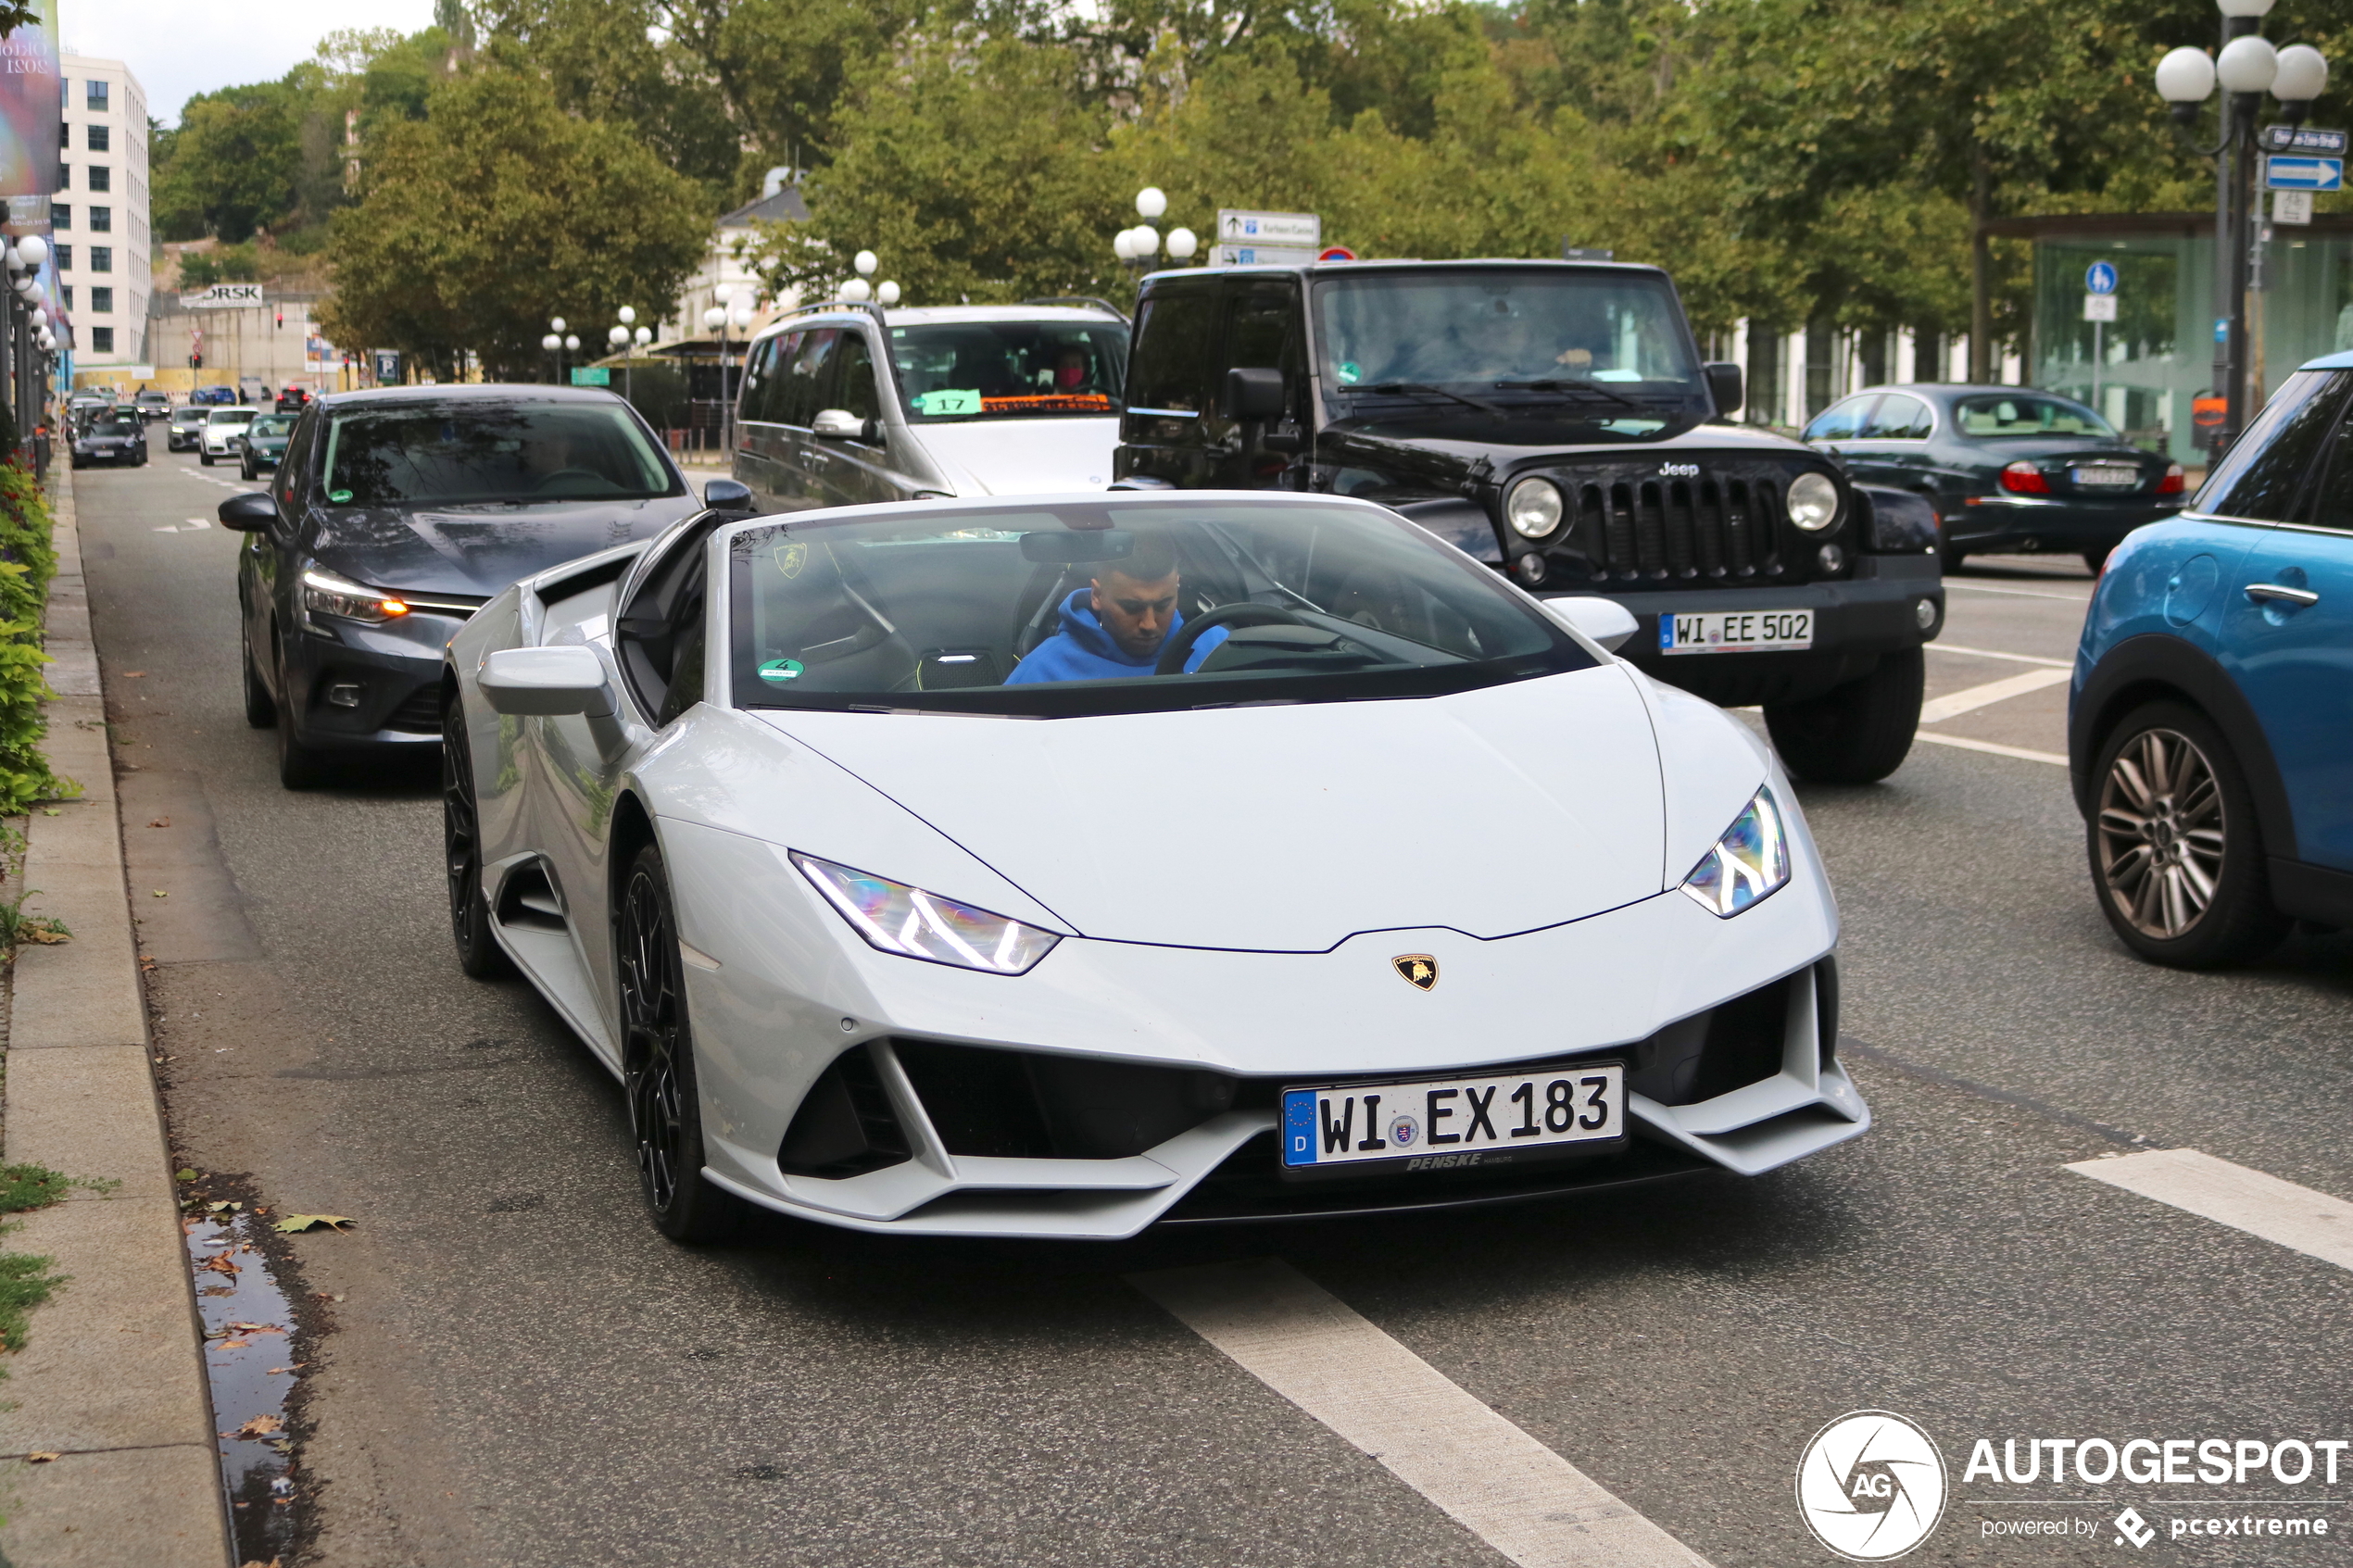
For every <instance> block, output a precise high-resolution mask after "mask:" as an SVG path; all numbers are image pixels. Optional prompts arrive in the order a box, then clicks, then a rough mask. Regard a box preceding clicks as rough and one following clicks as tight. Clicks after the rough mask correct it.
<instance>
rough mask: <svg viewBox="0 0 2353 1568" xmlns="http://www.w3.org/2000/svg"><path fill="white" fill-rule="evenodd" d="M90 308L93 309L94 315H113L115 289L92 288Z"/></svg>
mask: <svg viewBox="0 0 2353 1568" xmlns="http://www.w3.org/2000/svg"><path fill="white" fill-rule="evenodd" d="M90 309H91V312H92V314H94V315H98V316H111V315H113V314H114V290H112V289H95V288H94V289H92V290H91V291H90Z"/></svg>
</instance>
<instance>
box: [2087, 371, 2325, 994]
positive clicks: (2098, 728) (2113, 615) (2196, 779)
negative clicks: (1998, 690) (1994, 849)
mask: <svg viewBox="0 0 2353 1568" xmlns="http://www.w3.org/2000/svg"><path fill="white" fill-rule="evenodd" d="M2068 759H2069V762H2070V768H2071V769H2072V771H2073V777H2074V785H2075V800H2076V805H2077V806H2078V808H2079V809H2081V810H2082V813H2083V821H2084V831H2085V835H2086V847H2087V851H2088V854H2089V858H2090V860H2091V872H2092V885H2093V891H2094V896H2095V897H2097V898H2098V899H2099V903H2100V910H2101V912H2102V913H2103V914H2105V915H2106V916H2107V917H2108V924H2109V925H2110V926H2112V927H2113V928H2114V929H2115V931H2116V934H2117V935H2118V937H2120V939H2121V940H2122V941H2123V943H2124V945H2125V946H2126V947H2130V948H2132V949H2133V951H2134V952H2136V953H2138V954H2140V955H2141V956H2142V957H2144V958H2146V959H2150V960H2154V961H2156V962H2158V963H2166V964H2175V965H2180V966H2183V967H2188V968H2205V967H2209V966H2213V965H2219V964H2226V963H2232V962H2238V961H2244V960H2249V959H2254V958H2258V957H2260V956H2261V955H2262V954H2263V953H2264V952H2266V951H2267V950H2269V949H2270V948H2271V947H2272V946H2274V945H2275V944H2276V943H2277V942H2278V941H2279V940H2280V938H2281V937H2282V936H2284V935H2286V933H2287V931H2288V929H2289V926H2290V924H2291V922H2296V921H2304V922H2310V923H2312V924H2314V925H2319V926H2325V927H2333V928H2344V927H2348V926H2353V785H2349V784H2348V781H2353V354H2337V355H2332V356H2329V357H2327V358H2321V359H2315V360H2313V361H2311V362H2310V363H2309V364H2307V365H2305V366H2304V367H2303V368H2302V369H2301V370H2297V371H2296V374H2294V375H2293V376H2290V377H2289V378H2288V379H2287V381H2286V382H2285V383H2283V384H2282V385H2281V387H2280V389H2279V390H2278V391H2277V392H2275V393H2273V394H2272V395H2271V401H2270V402H2269V403H2268V404H2266V405H2265V407H2264V408H2263V411H2262V413H2261V414H2260V415H2259V416H2258V417H2257V418H2256V420H2255V422H2254V423H2253V424H2252V425H2250V426H2249V427H2248V428H2247V431H2246V434H2245V435H2243V436H2241V437H2240V438H2239V440H2238V443H2237V444H2236V445H2233V447H2232V448H2231V449H2230V451H2229V452H2228V453H2227V454H2226V455H2225V456H2224V457H2223V458H2221V461H2220V462H2218V463H2217V464H2216V465H2215V468H2214V471H2213V472H2212V474H2210V475H2209V476H2208V479H2207V481H2206V483H2205V484H2204V485H2203V486H2201V487H2200V488H2199V490H2198V493H2197V495H2196V499H2195V500H2193V501H2192V502H2191V503H2190V504H2189V506H2188V508H2186V509H2185V510H2183V512H2182V513H2181V514H2180V515H2179V516H2178V517H2174V518H2170V519H2168V520H2166V521H2162V522H2158V523H2155V524H2152V525H2150V526H2148V527H2145V528H2143V529H2141V530H2139V531H2138V532H2136V533H2133V535H2132V536H2131V537H2130V538H2128V539H2126V540H2125V541H2124V542H2123V544H2122V545H2120V546H2119V547H2118V548H2117V549H2116V551H2115V552H2114V553H2113V554H2112V555H2110V556H2109V557H2108V567H2107V571H2105V572H2103V573H2102V574H2101V577H2100V582H2099V586H2098V587H2097V588H2096V589H2095V590H2094V592H2093V596H2092V603H2091V607H2090V610H2089V613H2088V614H2087V615H2086V617H2085V619H2084V622H2083V636H2082V644H2081V645H2080V646H2079V647H2078V649H2077V652H2076V656H2075V682H2074V687H2073V691H2072V694H2071V696H2070V703H2069V709H2068Z"/></svg>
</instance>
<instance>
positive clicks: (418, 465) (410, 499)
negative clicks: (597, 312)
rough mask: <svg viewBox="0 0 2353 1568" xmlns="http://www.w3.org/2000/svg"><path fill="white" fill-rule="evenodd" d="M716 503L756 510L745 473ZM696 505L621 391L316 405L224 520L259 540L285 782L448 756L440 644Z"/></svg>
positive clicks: (253, 548) (259, 650) (381, 398)
mask: <svg viewBox="0 0 2353 1568" xmlns="http://www.w3.org/2000/svg"><path fill="white" fill-rule="evenodd" d="M271 417H274V416H271ZM709 493H710V497H711V502H712V504H713V505H717V506H728V507H734V508H737V509H742V502H743V499H744V493H743V487H742V486H741V485H739V484H736V483H735V482H734V481H733V480H724V479H722V480H713V481H712V482H711V486H710V492H709ZM702 509H703V502H701V501H698V500H697V499H696V498H695V496H694V495H693V494H692V493H691V492H690V491H689V490H688V489H687V487H686V477H685V476H684V475H683V474H681V473H680V472H679V471H678V469H677V466H676V465H675V464H674V463H673V462H672V461H671V459H670V455H669V454H668V453H667V452H666V451H664V450H663V449H662V445H661V441H660V440H659V439H657V438H656V436H655V435H654V433H653V432H652V431H651V430H649V429H648V427H647V426H646V423H645V421H644V420H641V419H639V418H638V417H637V414H636V412H635V410H634V409H632V408H630V407H629V406H628V405H627V404H625V403H623V401H622V400H621V399H620V398H618V397H616V396H614V395H611V394H610V393H609V392H604V391H601V390H598V389H592V388H579V389H573V388H558V387H547V386H500V385H496V384H491V385H473V386H439V387H434V386H419V387H384V388H379V389H375V390H371V391H366V392H349V393H339V394H334V395H329V396H323V397H320V398H318V399H316V400H314V401H313V402H312V403H311V405H310V407H309V408H306V409H305V410H303V412H302V414H301V415H300V416H299V417H298V418H297V419H296V421H295V424H294V429H293V431H292V433H290V434H289V436H288V437H287V444H286V448H285V455H284V456H283V458H281V459H280V463H279V468H278V471H277V473H276V475H275V476H274V477H273V478H272V480H271V485H270V488H269V489H268V490H267V491H264V492H261V493H259V494H255V493H252V492H246V493H244V494H241V495H233V496H232V497H230V498H229V499H228V500H227V501H225V502H223V503H222V504H221V506H220V521H222V523H224V524H226V525H227V526H228V527H230V528H233V529H237V530H239V531H241V532H243V533H245V535H246V541H245V549H244V550H243V551H242V552H241V553H240V555H239V559H238V566H237V604H238V608H239V610H240V611H241V612H242V618H243V622H244V633H243V639H242V640H243V644H244V659H245V719H246V721H247V722H249V723H251V724H253V725H254V726H255V727H256V728H262V729H266V728H270V727H271V726H275V727H276V730H277V738H278V777H279V780H280V782H281V783H283V784H284V785H285V786H286V787H287V788H289V789H299V788H303V787H306V786H307V785H309V784H316V783H319V782H321V780H322V779H323V777H324V776H325V773H326V771H327V770H328V768H329V766H330V765H331V763H332V761H333V759H334V757H336V756H338V755H346V756H360V755H365V754H367V753H369V752H371V751H372V752H377V753H382V752H383V751H384V750H385V749H387V748H394V747H400V746H421V745H422V746H434V745H438V744H439V743H440V740H441V702H442V688H441V651H442V647H443V646H444V645H445V644H447V642H448V641H449V638H450V635H451V634H452V633H455V632H456V631H457V630H458V628H459V626H461V625H463V624H464V623H465V621H466V618H467V617H469V616H471V615H472V614H473V612H474V611H475V609H476V608H479V607H480V606H481V605H482V604H483V603H484V601H485V600H487V599H489V598H490V597H491V596H493V595H495V594H497V593H498V592H499V591H500V590H501V589H503V588H505V587H506V586H507V585H508V584H509V583H512V582H514V581H515V580H516V579H517V578H519V577H524V576H528V575H530V574H531V573H533V572H537V571H546V570H547V569H548V568H550V567H554V566H558V565H560V564H562V563H563V562H565V561H568V560H571V559H573V558H575V557H579V556H584V555H587V554H590V553H591V552H594V551H598V550H602V549H607V548H610V547H611V546H616V545H622V544H626V543H628V542H630V541H632V540H641V539H649V538H651V537H652V536H653V535H655V534H656V533H660V532H661V530H662V529H664V528H666V527H668V526H669V525H670V524H671V523H673V522H674V521H677V520H678V519H680V518H682V517H686V516H688V515H691V514H693V513H696V512H698V511H701V510H702ZM428 513H429V514H430V522H429V523H422V524H421V522H420V521H419V519H420V515H421V514H428Z"/></svg>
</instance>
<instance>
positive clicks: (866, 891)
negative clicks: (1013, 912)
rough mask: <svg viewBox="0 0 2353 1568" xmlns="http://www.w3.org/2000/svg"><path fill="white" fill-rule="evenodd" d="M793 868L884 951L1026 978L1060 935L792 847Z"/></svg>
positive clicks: (909, 957)
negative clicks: (1022, 975)
mask: <svg viewBox="0 0 2353 1568" xmlns="http://www.w3.org/2000/svg"><path fill="white" fill-rule="evenodd" d="M789 853H790V854H791V856H792V863H793V864H794V865H796V866H799V868H800V874H801V875H803V876H805V877H807V878H808V879H809V880H810V882H811V883H812V884H813V885H814V886H815V887H816V889H817V891H818V892H820V893H822V894H824V897H825V902H827V903H828V904H831V905H832V906H833V907H834V908H835V909H838V910H840V911H841V918H842V919H844V920H846V921H848V922H849V923H850V925H851V927H852V928H854V929H855V930H856V931H857V933H858V935H861V936H862V937H864V938H865V939H866V940H867V942H868V943H869V944H871V945H872V946H874V947H879V948H881V949H882V950H883V951H884V952H886V953H897V954H898V955H899V956H900V957H901V958H907V959H922V960H925V962H927V963H944V964H953V965H955V966H956V967H957V968H959V969H977V970H981V971H983V972H987V973H989V974H1026V973H1027V972H1029V971H1030V970H1032V969H1034V968H1036V967H1037V964H1038V960H1040V959H1042V958H1044V957H1045V956H1046V955H1047V954H1048V953H1050V952H1051V951H1053V947H1054V944H1055V943H1057V942H1059V941H1061V940H1062V938H1061V937H1060V936H1057V935H1054V934H1053V933H1052V932H1051V931H1040V930H1038V928H1037V927H1036V926H1034V925H1024V924H1023V923H1022V922H1019V921H1017V920H1009V919H1007V918H1006V917H1005V916H1003V915H992V914H990V913H989V912H988V910H987V909H974V908H973V907H972V906H971V905H969V904H959V903H955V902H953V901H952V900H950V899H947V898H942V897H939V896H938V895H937V894H936V893H926V892H925V891H924V890H923V889H922V888H920V887H910V886H908V885H907V884H905V883H903V882H892V881H890V880H889V879H888V878H887V877H879V876H875V875H874V874H872V873H871V872H857V871H851V870H850V869H849V867H848V866H837V865H835V864H834V863H833V862H832V861H831V860H821V859H817V857H816V856H814V855H804V854H802V853H801V852H800V851H799V850H798V849H795V850H792V851H790V852H789Z"/></svg>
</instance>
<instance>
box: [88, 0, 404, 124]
mask: <svg viewBox="0 0 2353 1568" xmlns="http://www.w3.org/2000/svg"><path fill="white" fill-rule="evenodd" d="M57 12H58V21H59V27H58V31H59V32H60V34H61V35H62V42H63V43H64V44H65V47H66V49H67V50H68V52H69V53H71V54H76V55H96V56H101V57H103V58H107V59H116V60H122V61H124V62H126V63H128V64H129V65H130V67H131V74H132V75H133V76H135V77H137V78H138V79H139V85H140V86H141V87H142V88H144V89H145V91H146V94H147V112H148V113H149V114H151V115H153V116H155V117H156V119H159V120H161V121H163V122H164V123H165V124H166V125H172V124H176V123H178V121H179V119H180V106H181V105H182V104H184V103H186V102H187V101H188V98H189V97H190V95H191V94H196V93H209V92H211V91H212V90H213V89H215V88H218V87H228V86H232V85H234V84H236V83H239V82H270V81H273V80H275V79H276V78H278V77H281V76H283V75H285V73H286V71H287V70H288V69H290V68H292V67H293V66H294V65H295V64H296V62H297V61H301V60H306V59H308V58H309V57H310V52H311V51H312V50H313V49H314V48H316V47H317V46H318V43H319V40H320V39H321V38H322V37H324V36H325V35H326V34H328V33H330V32H333V31H335V30H336V29H337V28H345V27H396V28H398V29H399V30H400V31H403V32H415V31H418V30H419V29H421V28H424V27H428V26H430V25H431V24H432V22H433V0H235V3H234V4H222V3H220V0H207V3H198V0H59V3H58V6H57Z"/></svg>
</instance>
